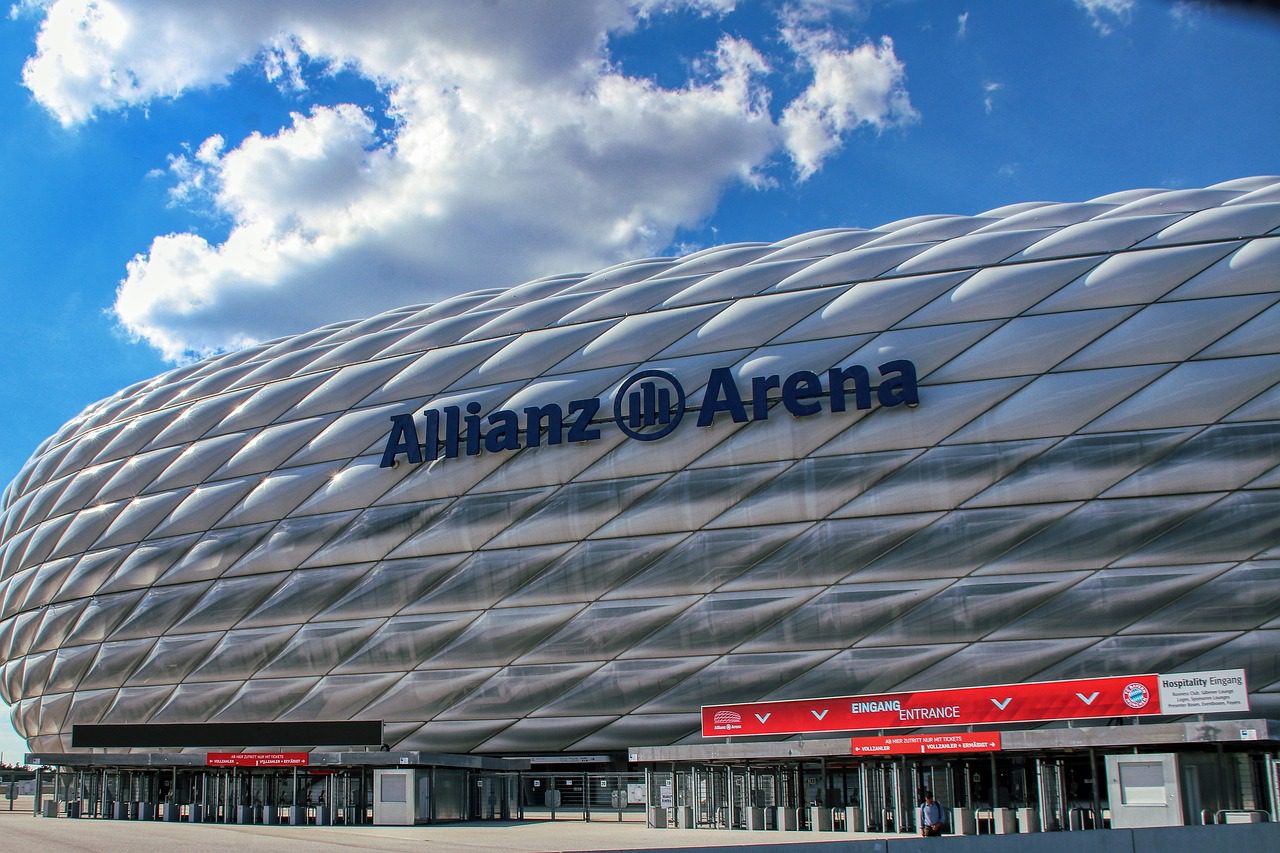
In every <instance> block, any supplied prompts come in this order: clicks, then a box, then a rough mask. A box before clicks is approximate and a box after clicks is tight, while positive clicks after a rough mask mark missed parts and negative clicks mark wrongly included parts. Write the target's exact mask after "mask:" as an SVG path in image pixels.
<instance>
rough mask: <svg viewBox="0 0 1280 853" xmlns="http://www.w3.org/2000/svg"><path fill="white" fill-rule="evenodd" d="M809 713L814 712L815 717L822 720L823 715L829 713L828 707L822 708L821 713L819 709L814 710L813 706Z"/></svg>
mask: <svg viewBox="0 0 1280 853" xmlns="http://www.w3.org/2000/svg"><path fill="white" fill-rule="evenodd" d="M809 713H810V714H813V715H814V716H815V717H817V718H818V719H819V720H821V719H822V718H823V717H825V716H826V715H827V709H826V708H823V709H822V713H821V714H819V713H818V712H817V711H815V710H813V709H812V708H810V709H809Z"/></svg>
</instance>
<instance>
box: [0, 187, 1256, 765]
mask: <svg viewBox="0 0 1280 853" xmlns="http://www.w3.org/2000/svg"><path fill="white" fill-rule="evenodd" d="M1278 303H1280V178H1275V177H1264V178H1249V179H1242V180H1235V181H1230V182H1227V183H1223V184H1218V185H1215V186H1211V187H1208V188H1204V189H1191V190H1134V191H1127V192H1120V193H1116V194H1113V195H1108V196H1103V197H1101V198H1097V199H1094V200H1092V201H1087V202H1079V203H1039V202H1036V203H1027V204H1017V205H1012V206H1008V207H1003V208H999V209H996V210H992V211H988V212H986V213H982V214H979V215H976V216H941V215H940V216H921V217H916V218H912V219H907V220H902V221H898V222H892V223H888V224H886V225H883V226H880V227H878V228H871V229H856V228H838V229H830V230H825V231H819V232H813V233H808V234H802V235H799V236H797V237H793V238H791V239H788V240H783V241H780V242H777V243H772V244H737V245H730V246H721V247H717V248H713V249H708V250H705V251H701V252H697V253H694V254H691V255H688V256H686V257H681V258H649V259H644V260H637V261H633V262H629V263H624V264H619V265H617V266H613V267H610V268H608V269H605V270H602V271H599V272H596V273H594V274H590V275H564V276H556V277H551V278H543V279H538V280H535V281H531V282H529V283H526V284H523V285H519V286H517V287H512V288H507V289H495V290H489V291H482V292H477V293H469V294H465V295H462V296H458V297H454V298H451V299H448V300H445V301H443V302H439V303H436V304H432V305H414V306H409V307H405V308H401V309H397V310H393V311H388V312H385V313H382V314H379V315H377V316H374V317H371V318H369V319H367V320H362V321H359V322H351V323H337V324H332V325H330V326H326V327H324V328H321V329H317V330H315V331H311V332H307V333H304V334H299V335H295V336H292V337H288V338H284V339H281V340H277V341H273V342H270V343H266V344H261V345H258V346H254V347H251V348H249V349H245V350H241V351H238V352H233V353H229V354H226V355H222V356H219V357H216V358H211V359H208V360H206V361H203V362H200V363H198V364H192V365H188V366H184V367H180V368H178V369H176V370H172V371H170V372H167V373H165V374H163V375H161V376H159V377H156V378H155V379H152V380H150V381H146V382H142V383H139V384H137V385H135V386H132V387H130V388H126V389H124V390H122V391H121V392H119V393H118V394H116V395H114V396H112V397H110V398H108V399H105V400H102V401H101V402H98V403H95V404H93V405H91V406H89V407H88V408H87V409H86V410H85V411H84V412H83V413H82V414H80V415H79V416H78V417H76V418H75V419H73V420H72V421H71V422H69V423H68V424H67V425H66V426H64V427H63V428H62V429H61V430H60V431H59V432H58V433H57V434H56V435H54V436H52V437H51V438H49V439H48V440H47V441H45V442H44V443H43V444H42V445H41V446H40V447H39V448H38V449H37V450H36V452H35V454H34V455H33V456H32V458H31V460H30V461H29V462H28V463H27V465H26V466H25V467H24V468H23V469H22V471H21V472H20V473H19V474H18V476H17V477H16V478H15V480H14V481H13V482H12V483H11V484H10V485H9V487H8V489H7V491H6V492H5V495H4V503H3V515H2V516H0V602H2V604H0V607H2V611H0V618H2V620H3V621H0V664H2V667H0V696H2V697H3V698H4V700H5V701H7V702H9V703H11V704H12V705H13V720H14V724H15V726H16V727H17V730H18V732H19V733H20V734H22V735H23V736H24V737H26V738H28V740H29V743H30V745H31V748H32V749H33V750H35V751H38V752H44V753H50V752H69V751H71V742H70V741H71V738H70V733H71V730H72V726H74V725H77V724H93V723H200V722H249V721H310V720H344V719H378V720H383V721H385V732H386V739H387V743H388V745H389V746H390V747H392V748H393V749H397V750H424V749H429V750H433V751H437V752H452V753H481V754H488V755H511V754H521V753H543V754H545V753H574V752H579V753H581V752H596V753H598V752H608V751H616V750H625V749H626V748H628V747H631V746H635V745H647V746H662V745H675V744H682V743H683V744H691V743H699V742H701V735H700V730H699V724H700V721H699V708H700V706H702V705H704V704H713V703H722V702H751V701H760V700H768V699H791V698H800V697H807V696H824V695H834V694H858V693H883V692H886V691H892V690H910V689H918V688H926V687H927V688H945V687H961V686H968V685H976V684H998V683H1013V682H1023V681H1034V680H1047V679H1057V678H1083V677H1094V676H1107V675H1118V674H1127V673H1146V672H1178V671H1193V670H1214V669H1223V668H1232V667H1239V668H1243V669H1244V670H1245V671H1246V672H1247V675H1248V687H1249V691H1250V702H1251V704H1252V709H1253V711H1254V712H1255V713H1256V714H1258V715H1260V716H1280V304H1278Z"/></svg>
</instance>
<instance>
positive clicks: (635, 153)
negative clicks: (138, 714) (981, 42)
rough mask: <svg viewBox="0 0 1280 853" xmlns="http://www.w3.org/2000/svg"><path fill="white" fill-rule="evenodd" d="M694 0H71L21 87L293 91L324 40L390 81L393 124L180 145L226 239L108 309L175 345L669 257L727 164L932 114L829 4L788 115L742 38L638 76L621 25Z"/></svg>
mask: <svg viewBox="0 0 1280 853" xmlns="http://www.w3.org/2000/svg"><path fill="white" fill-rule="evenodd" d="M676 8H692V9H693V10H694V11H695V12H698V13H701V14H703V15H707V16H719V15H723V14H726V13H727V12H728V11H729V10H730V9H731V8H732V2H730V0H573V2H570V0H555V2H528V0H512V2H501V3H485V4H465V5H455V4H425V3H411V4H406V3H401V2H395V0H383V2H373V0H369V2H363V3H359V4H346V3H323V4H316V3H313V2H308V0H280V2H275V3H270V4H260V3H258V2H251V0H238V1H236V2H233V0H224V2H220V3H215V4H206V3H204V2H202V1H201V2H195V0H171V2H167V3H164V4H151V3H147V2H145V0H114V2H108V0H96V2H94V1H93V0H56V2H54V3H52V4H51V5H50V6H49V7H48V10H47V13H46V16H45V19H44V21H43V23H42V26H41V29H40V33H39V36H38V40H37V45H36V53H35V55H34V56H32V58H31V59H30V60H29V61H28V63H27V65H26V67H25V69H24V82H25V83H26V84H27V85H28V87H30V89H31V90H32V92H33V93H34V95H35V96H36V98H37V100H38V101H39V102H40V103H42V104H43V105H44V106H45V107H46V108H47V109H49V110H50V111H51V112H52V113H53V114H54V115H55V116H56V117H57V118H58V120H59V121H61V122H62V123H63V124H64V125H68V126H71V125H75V124H78V123H82V122H85V121H89V120H91V119H92V118H93V117H94V116H95V115H97V114H99V113H103V112H107V111H112V110H119V109H124V108H129V107H132V106H145V105H146V104H148V103H149V102H150V101H152V100H154V99H157V98H169V97H178V96H180V95H181V94H182V93H183V92H185V91H188V90H190V89H192V88H196V87H208V86H214V85H219V84H222V83H224V82H225V81H227V80H228V79H229V77H230V75H231V74H232V73H234V72H235V71H236V70H237V69H239V68H241V67H243V66H245V65H246V64H249V63H257V64H258V65H259V66H260V68H261V70H262V73H263V74H264V75H266V76H267V77H268V79H271V80H274V81H275V82H276V83H277V85H280V86H282V87H285V88H288V89H291V90H293V91H296V92H305V87H306V81H305V79H304V78H303V71H302V69H303V68H304V67H306V62H307V61H308V60H309V61H312V62H316V61H318V62H320V63H322V64H325V63H327V64H328V65H330V66H331V67H342V68H347V69H351V70H353V71H355V72H356V73H358V74H360V75H363V76H365V77H367V78H369V79H371V80H373V81H375V82H376V83H377V84H378V85H379V86H380V87H381V88H382V90H383V92H384V94H385V97H386V99H387V103H388V104H389V113H388V116H387V117H388V118H389V119H391V127H390V129H389V130H388V129H387V128H386V124H387V123H386V122H379V121H378V120H379V119H380V118H381V117H380V116H377V115H373V114H370V113H368V112H367V111H366V109H365V108H363V107H361V106H359V105H352V104H346V105H338V106H332V107H313V108H311V109H310V110H308V111H305V112H300V113H298V114H295V115H294V116H293V117H292V121H291V123H290V125H289V126H287V127H284V128H279V129H266V130H264V131H263V132H259V133H254V134H251V135H250V136H249V137H248V138H246V139H244V140H242V141H240V142H239V143H238V144H233V143H231V142H230V141H229V140H225V139H224V138H223V137H221V136H216V135H215V136H210V137H209V138H208V139H206V140H205V141H204V142H203V143H200V144H199V145H197V146H195V150H194V151H190V150H188V151H187V152H186V153H184V154H181V155H178V156H175V157H173V158H171V161H170V172H171V174H172V175H173V176H174V179H175V186H174V188H173V190H172V197H173V199H174V200H175V202H177V203H184V204H199V203H205V204H208V205H210V206H212V208H213V209H214V210H215V211H216V212H217V213H218V214H220V215H222V216H224V217H225V218H226V219H227V220H228V221H229V222H230V225H231V228H230V232H229V235H228V236H227V238H226V239H225V240H224V241H223V242H220V243H212V242H209V241H208V240H206V239H205V238H204V237H201V236H199V235H196V234H169V235H162V236H158V237H156V238H155V239H154V240H153V241H152V243H151V246H150V248H149V250H148V251H147V252H146V253H144V254H141V255H139V256H137V257H136V258H134V259H133V260H132V261H131V262H130V263H129V264H128V267H127V274H126V276H125V278H124V280H123V281H122V282H121V283H120V286H119V288H118V291H117V298H116V303H115V306H114V311H115V313H116V316H117V317H118V319H119V321H120V323H121V324H122V326H123V327H124V328H125V329H126V330H127V331H128V332H130V333H131V334H133V335H135V336H137V337H139V338H142V339H145V340H146V341H148V342H149V343H151V344H152V345H154V346H156V347H158V348H159V349H160V350H161V351H162V352H163V354H164V355H165V356H166V357H167V358H170V359H174V360H179V359H182V358H186V357H190V356H191V355H193V354H203V353H208V352H212V351H216V350H219V349H226V348H233V347H236V346H241V345H244V344H246V343H249V342H251V341H254V340H260V339H264V338H268V337H273V336H276V335H279V334H284V333H288V332H293V331H300V330H303V329H306V328H310V327H312V326H315V325H319V324H323V323H326V322H330V321H332V320H335V319H346V318H352V317H359V316H367V315H368V314H370V313H373V312H375V311H378V310H382V309H385V308H389V307H394V306H397V305H402V304H409V303H414V302H424V301H430V300H433V299H436V298H440V297H442V296H445V295H448V294H452V293H457V292H461V291H464V290H468V289H473V288H477V287H489V286H498V285H508V284H514V283H517V282H520V281H523V280H526V279H529V278H533V277H535V276H537V275H542V274H546V273H552V272H564V271H571V270H575V269H594V268H596V267H598V266H601V265H603V264H606V263H610V262H612V261H616V260H619V259H622V258H627V257H634V256H637V255H644V254H651V253H653V252H655V251H658V250H660V249H662V247H663V246H665V245H666V244H667V243H668V242H669V241H670V240H671V238H672V236H673V234H674V233H675V230H676V229H677V228H679V227H681V226H686V225H695V224H697V223H698V222H700V221H701V220H703V219H704V218H705V217H706V216H708V215H709V214H710V213H711V212H712V211H713V210H714V209H715V205H716V203H717V201H718V199H719V198H720V196H721V194H722V193H723V192H724V191H725V189H726V188H727V187H728V186H730V185H731V184H733V183H736V182H746V183H747V184H752V185H759V184H763V183H767V180H768V179H767V177H766V176H765V170H766V169H767V168H768V167H769V165H770V163H771V162H772V161H773V160H774V158H776V157H777V156H778V155H779V154H785V155H786V156H789V157H790V158H791V159H792V160H793V162H794V163H795V165H796V170H797V173H798V174H799V175H800V176H801V177H808V176H809V175H811V174H812V173H813V172H814V171H815V170H816V169H817V168H819V167H820V166H821V163H822V161H823V160H824V158H826V157H827V156H829V155H830V154H831V153H832V152H833V151H835V150H837V149H838V148H839V147H840V145H841V144H842V137H843V135H844V134H846V133H848V132H849V131H851V130H853V129H855V128H857V127H859V126H869V127H872V128H876V129H881V128H884V127H888V126H890V125H893V124H898V123H903V122H907V121H910V120H912V119H913V118H914V117H915V112H914V110H912V108H911V105H910V100H909V97H908V95H907V91H906V87H905V69H904V67H903V64H902V63H901V61H899V60H898V59H897V57H896V56H895V55H894V53H893V44H892V42H891V41H889V40H888V39H887V38H885V39H882V40H881V41H880V42H879V43H878V44H875V43H871V42H866V43H864V44H862V45H860V46H858V47H855V48H853V49H852V50H848V49H845V48H844V47H842V45H841V43H840V41H839V39H838V37H837V36H836V35H835V34H834V28H833V27H832V26H830V25H828V24H826V23H821V22H818V23H815V21H818V19H819V18H820V17H821V16H820V15H818V13H817V11H815V10H820V9H821V8H822V7H819V6H812V7H811V8H809V7H806V8H805V9H801V12H796V13H795V14H796V16H797V20H799V21H801V22H800V23H797V24H795V25H794V26H793V27H792V28H791V29H790V30H789V31H788V32H787V34H786V35H785V38H784V41H783V43H784V45H785V46H787V47H788V48H789V49H790V50H791V51H792V53H793V54H794V57H798V60H799V62H800V63H801V65H802V67H804V68H805V69H808V71H809V73H812V83H811V84H810V85H809V86H808V88H807V89H805V91H804V92H803V93H802V94H801V95H800V97H799V98H797V99H796V100H795V101H794V102H793V103H791V104H790V105H788V106H786V108H785V109H784V110H783V111H782V118H781V120H778V121H775V120H774V119H773V118H772V117H771V115H770V96H771V92H770V90H769V89H768V87H767V85H766V77H767V74H768V71H769V67H770V63H769V61H768V59H767V58H766V57H765V56H763V55H762V54H761V53H760V51H759V50H758V49H757V48H756V47H755V46H754V45H752V44H750V43H748V42H747V41H744V40H741V39H735V38H730V37H724V38H722V39H721V40H720V42H719V43H718V44H716V45H714V47H712V46H710V45H709V46H708V53H707V55H706V57H705V59H704V60H703V61H701V62H698V63H696V64H695V71H694V73H693V76H691V77H690V79H688V80H687V81H686V82H685V83H683V84H682V85H680V86H675V87H663V86H659V85H657V84H655V83H653V82H652V81H649V80H646V79H643V78H638V77H632V76H628V75H627V74H626V73H625V72H624V71H623V70H621V69H620V68H619V67H618V66H617V65H616V63H615V62H614V60H613V58H612V57H611V56H610V54H609V50H608V39H609V37H610V35H611V34H617V33H625V32H628V31H630V30H632V29H634V28H636V27H639V26H642V25H644V22H645V20H646V19H648V18H652V17H654V16H657V15H661V14H664V13H666V12H668V11H670V10H672V9H676ZM789 8H791V7H789ZM795 8H800V7H795ZM806 9H807V10H806ZM849 9H853V7H849ZM849 9H846V10H845V11H849ZM838 10H839V9H838V7H837V11H838ZM792 11H794V9H792ZM824 14H830V7H828V8H827V9H826V12H825V13H824ZM794 57H793V60H792V61H794ZM379 123H381V124H382V125H383V128H382V129H381V130H379V127H378V125H379Z"/></svg>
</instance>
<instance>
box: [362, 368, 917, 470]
mask: <svg viewBox="0 0 1280 853" xmlns="http://www.w3.org/2000/svg"><path fill="white" fill-rule="evenodd" d="M876 371H877V373H878V374H879V376H878V381H876V382H874V383H873V382H872V378H871V371H870V370H868V369H867V368H866V367H863V366H862V365H859V364H853V365H848V366H846V367H833V368H831V369H830V370H827V371H825V372H824V373H821V374H819V373H816V372H814V371H812V370H797V371H795V372H794V373H791V374H790V375H788V376H786V377H783V376H782V375H781V374H776V373H774V374H766V375H761V376H753V377H750V378H749V379H746V380H744V381H743V385H745V386H746V387H745V394H744V389H743V388H742V387H740V386H739V382H738V380H736V379H735V378H734V376H733V370H732V369H731V368H728V367H716V368H713V369H712V370H711V372H710V373H709V374H708V375H707V382H706V391H705V393H704V394H703V398H702V405H701V406H700V407H697V408H693V407H690V406H688V405H687V402H686V395H685V391H684V387H683V386H682V385H681V384H680V380H678V379H677V378H676V377H675V376H674V375H672V374H671V373H668V372H667V371H665V370H642V371H640V372H638V373H634V374H632V375H631V376H629V377H628V378H627V379H626V381H624V382H623V383H622V385H620V386H619V387H618V390H617V392H616V393H615V394H614V395H613V405H612V411H611V412H606V413H605V415H603V416H602V415H601V409H602V408H603V407H604V402H603V401H602V400H600V399H599V398H594V397H593V398H589V399H585V400H571V401H569V404H568V405H567V406H561V405H560V404H559V403H547V404H546V405H542V406H526V407H525V408H524V409H523V410H522V411H516V410H514V409H496V410H494V411H492V412H489V413H488V414H487V415H486V414H483V412H484V406H483V405H482V404H481V403H480V402H478V401H472V402H469V403H466V404H464V405H461V406H443V407H440V408H438V409H426V410H424V411H423V412H422V417H421V419H418V418H415V416H414V415H413V414H412V413H408V412H407V413H404V414H399V415H392V416H391V432H390V433H389V434H388V436H387V444H386V448H385V449H384V450H383V453H382V461H381V463H380V466H381V467H383V468H393V467H395V465H396V464H397V463H398V462H399V461H400V458H401V457H403V458H404V459H405V461H407V462H409V463H410V464H415V465H416V464H420V463H422V462H431V461H433V460H435V459H456V458H457V457H459V456H479V455H480V454H481V453H503V452H509V451H514V450H520V449H522V448H525V447H541V446H542V445H544V444H545V445H553V444H562V443H564V442H584V441H595V440H597V439H599V438H600V437H601V435H602V434H603V433H602V431H601V430H602V428H603V427H604V426H605V425H606V424H608V423H610V422H612V423H613V425H614V426H615V427H617V429H619V430H621V431H622V433H623V434H624V435H626V436H627V437H628V438H632V439H635V440H636V441H657V440H659V439H662V438H665V437H666V436H668V435H670V434H672V433H673V432H675V430H676V428H677V427H678V426H679V425H680V423H681V421H683V420H684V417H685V414H686V413H693V412H696V414H697V424H698V426H700V427H710V426H712V425H714V424H715V422H716V419H717V418H719V417H721V416H724V417H727V418H729V419H730V420H732V421H733V422H734V423H747V422H749V421H763V420H767V419H768V418H769V415H770V412H771V411H772V412H778V411H779V407H777V406H773V407H771V406H770V404H771V403H772V402H774V401H779V402H780V403H781V407H780V408H781V409H783V410H785V411H786V412H788V413H789V414H791V415H792V416H793V417H796V418H807V417H812V416H813V415H818V414H822V413H824V412H844V411H847V410H848V409H850V408H853V409H870V408H871V407H872V405H873V402H874V403H879V405H881V406H883V407H885V408H889V407H893V406H902V405H905V406H908V407H914V406H916V405H917V404H919V402H920V392H919V388H918V386H917V383H916V366H915V364H914V363H913V362H911V361H908V360H906V359H896V360H894V361H887V362H885V363H884V364H881V365H880V366H879V367H878V368H876ZM610 416H611V417H610Z"/></svg>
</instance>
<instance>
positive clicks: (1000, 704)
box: [991, 696, 1013, 711]
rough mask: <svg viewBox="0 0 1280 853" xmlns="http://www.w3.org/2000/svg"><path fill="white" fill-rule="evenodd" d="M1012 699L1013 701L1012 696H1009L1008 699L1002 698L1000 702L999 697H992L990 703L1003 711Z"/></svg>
mask: <svg viewBox="0 0 1280 853" xmlns="http://www.w3.org/2000/svg"><path fill="white" fill-rule="evenodd" d="M1012 701H1013V697H1012V696H1010V697H1009V698H1008V699H1006V700H1004V701H1003V702H1001V701H1000V700H999V699H992V700H991V704H993V705H995V706H996V707H997V708H999V709H1000V710H1001V711H1003V710H1004V709H1005V708H1008V707H1009V703H1010V702H1012Z"/></svg>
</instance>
